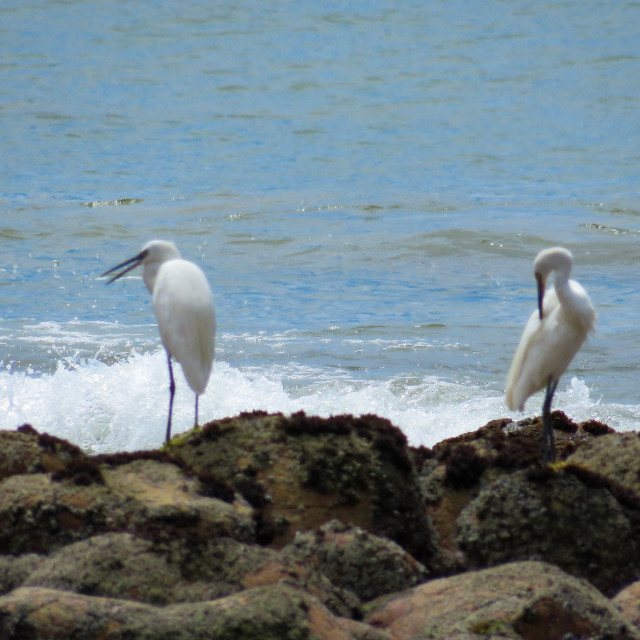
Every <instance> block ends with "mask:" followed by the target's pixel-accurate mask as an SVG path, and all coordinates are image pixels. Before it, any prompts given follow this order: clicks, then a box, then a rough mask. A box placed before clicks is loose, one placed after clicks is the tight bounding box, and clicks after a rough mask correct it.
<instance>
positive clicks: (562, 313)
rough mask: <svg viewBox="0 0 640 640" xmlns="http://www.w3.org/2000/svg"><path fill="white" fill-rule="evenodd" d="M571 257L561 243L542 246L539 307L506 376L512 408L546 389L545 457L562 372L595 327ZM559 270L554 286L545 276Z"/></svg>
mask: <svg viewBox="0 0 640 640" xmlns="http://www.w3.org/2000/svg"><path fill="white" fill-rule="evenodd" d="M572 266H573V256H572V255H571V253H570V252H569V251H568V250H567V249H564V248H562V247H553V248H551V249H544V250H543V251H541V252H540V253H539V254H538V255H537V256H536V259H535V260H534V263H533V272H534V274H535V278H536V281H537V283H538V309H537V310H536V311H534V312H533V313H532V314H531V317H530V318H529V321H528V322H527V324H526V326H525V328H524V331H523V333H522V337H521V338H520V344H518V348H517V350H516V353H515V356H514V357H513V362H512V364H511V368H510V369H509V375H508V376H507V394H506V402H507V406H508V407H509V409H511V410H512V411H515V410H516V409H519V410H520V411H523V410H524V405H525V402H526V401H527V398H528V397H529V396H531V395H532V394H534V393H536V391H539V390H540V389H543V388H545V387H546V393H545V398H544V404H543V405H542V424H543V441H542V459H543V461H544V462H551V461H553V460H555V445H554V440H553V427H552V424H551V402H552V400H553V394H554V393H555V390H556V387H557V386H558V380H559V379H560V376H561V375H562V374H563V373H564V372H565V370H566V369H567V367H568V366H569V364H570V362H571V360H572V359H573V357H574V356H575V354H576V353H577V352H578V349H580V347H581V346H582V343H583V342H584V341H585V339H586V338H587V335H588V334H589V333H590V332H591V331H593V328H594V326H595V322H596V312H595V311H594V309H593V306H592V305H591V300H590V299H589V296H588V295H587V292H586V291H585V290H584V289H583V287H582V286H581V285H580V284H579V283H578V282H576V281H575V280H571V279H570V278H569V276H570V275H571V267H572ZM552 272H553V273H555V280H554V286H553V287H552V288H550V289H547V288H546V286H547V280H548V278H549V276H550V275H551V273H552Z"/></svg>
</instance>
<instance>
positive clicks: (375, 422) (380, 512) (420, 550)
mask: <svg viewBox="0 0 640 640" xmlns="http://www.w3.org/2000/svg"><path fill="white" fill-rule="evenodd" d="M169 453H170V455H171V456H173V457H175V458H176V459H179V460H180V461H181V462H182V463H183V464H186V465H187V466H188V467H189V468H191V469H193V470H194V471H195V472H196V473H198V474H200V475H204V474H206V473H207V472H208V471H210V470H212V469H215V471H216V474H218V475H219V476H221V478H222V480H223V481H224V482H226V483H228V484H230V485H231V486H232V487H234V489H236V490H237V491H239V492H241V493H243V495H245V496H246V497H247V499H249V500H250V501H251V497H249V496H250V495H253V504H254V506H258V507H260V508H261V513H262V517H263V522H264V523H268V524H269V525H270V526H271V535H270V537H268V540H270V542H271V544H272V545H273V546H274V547H278V548H279V547H282V546H284V545H285V544H287V543H289V542H291V541H292V540H293V538H294V537H295V535H296V533H297V532H298V531H300V530H314V529H317V528H318V527H320V526H322V525H323V524H324V523H325V522H328V521H329V520H333V519H338V520H340V521H341V522H343V523H345V524H348V525H353V526H358V527H361V528H362V529H365V530H367V531H370V532H372V533H375V534H378V535H383V536H385V537H388V538H391V539H392V540H394V541H395V542H397V543H398V544H400V545H401V546H402V547H403V548H404V549H406V550H407V551H408V552H409V553H411V554H412V555H414V556H415V557H416V558H417V559H418V560H419V561H421V562H423V563H424V564H425V565H428V564H429V561H430V560H431V559H432V558H433V556H434V553H435V544H434V533H433V530H432V528H431V525H430V523H429V521H428V519H427V517H426V515H425V512H424V508H423V501H422V496H421V492H420V486H419V481H418V477H417V474H416V470H415V467H414V464H413V461H412V459H411V456H410V452H409V447H408V445H407V442H406V438H405V436H404V434H403V433H402V432H401V431H400V430H399V429H398V428H396V427H394V426H393V425H391V423H390V422H389V421H388V420H383V419H381V418H378V417H376V416H363V417H360V418H354V417H353V416H337V417H335V418H328V419H322V418H315V417H308V416H306V415H305V414H304V413H297V414H294V415H292V416H290V417H285V416H283V415H280V414H275V415H273V414H272V415H269V414H266V413H263V412H255V413H251V414H243V415H240V416H238V417H237V418H233V419H229V420H220V421H216V422H211V423H209V424H208V425H206V426H205V427H204V428H203V429H202V430H199V431H197V432H193V433H191V434H187V435H186V436H184V437H182V438H179V439H176V440H175V441H173V442H172V444H171V447H170V449H169Z"/></svg>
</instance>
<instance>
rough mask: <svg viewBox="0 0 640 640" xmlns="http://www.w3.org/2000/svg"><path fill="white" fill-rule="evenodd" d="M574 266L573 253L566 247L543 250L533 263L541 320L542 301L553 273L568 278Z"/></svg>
mask: <svg viewBox="0 0 640 640" xmlns="http://www.w3.org/2000/svg"><path fill="white" fill-rule="evenodd" d="M572 266H573V256H572V255H571V251H569V250H568V249H565V248H564V247H551V248H550V249H543V250H542V251H541V252H540V253H539V254H538V255H537V256H536V259H535V260H534V261H533V273H534V275H535V277H536V283H537V284H538V315H539V317H540V320H542V317H543V308H542V301H543V300H544V292H545V289H546V287H547V280H548V279H549V275H550V274H551V272H552V271H555V272H557V276H560V277H564V278H568V277H569V274H570V273H571V267H572Z"/></svg>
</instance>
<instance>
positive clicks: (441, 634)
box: [365, 562, 640, 640]
mask: <svg viewBox="0 0 640 640" xmlns="http://www.w3.org/2000/svg"><path fill="white" fill-rule="evenodd" d="M365 621H366V622H367V623H368V624H370V625H372V626H375V627H377V628H380V629H383V630H385V631H387V632H388V633H389V637H390V640H409V639H411V640H421V639H425V640H426V639H427V638H428V639H429V640H449V639H451V638H465V639H468V640H471V639H474V640H480V639H483V638H488V637H491V638H493V637H504V638H522V639H523V640H561V639H562V638H565V637H572V638H574V637H577V638H608V639H610V640H638V638H639V637H640V636H639V635H638V634H637V632H636V631H634V630H632V629H631V628H630V627H629V625H628V624H627V622H626V621H625V620H624V619H623V618H622V616H621V615H620V614H619V612H618V611H617V609H616V608H615V607H614V606H613V604H611V602H610V601H609V600H607V598H605V597H604V596H603V595H602V594H601V593H599V592H598V591H597V590H596V589H595V588H594V587H592V586H591V585H590V584H588V583H587V582H586V581H584V580H580V579H577V578H573V577H571V576H568V575H567V574H565V573H563V572H562V571H561V570H560V569H558V568H557V567H554V566H553V565H549V564H546V563H542V562H517V563H511V564H506V565H502V566H499V567H495V568H492V569H485V570H481V571H472V572H469V573H466V574H463V575H458V576H453V577H451V578H441V579H438V580H432V581H430V582H427V583H425V584H423V585H420V586H418V587H414V588H413V589H410V590H408V591H405V592H402V593H399V594H393V595H390V596H383V597H382V598H379V599H377V600H374V601H373V602H372V603H370V604H369V605H368V606H367V615H366V618H365Z"/></svg>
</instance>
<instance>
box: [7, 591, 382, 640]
mask: <svg viewBox="0 0 640 640" xmlns="http://www.w3.org/2000/svg"><path fill="white" fill-rule="evenodd" d="M0 637H2V638H3V639H4V640H31V639H34V640H35V639H36V638H47V639H49V640H58V639H60V640H63V639H64V640H66V638H73V639H74V640H116V639H121V638H127V639H128V640H152V639H153V640H193V638H200V639H201V640H209V639H210V640H219V639H220V638H225V640H247V639H248V638H260V639H261V640H282V639H283V638H314V639H317V640H385V638H386V635H385V634H384V633H382V632H380V631H377V630H376V629H373V628H371V627H369V626H367V625H365V624H362V623H358V622H355V621H353V620H348V619H345V618H339V617H337V616H334V615H332V614H331V613H330V612H329V610H328V609H326V608H325V607H324V606H323V605H322V604H321V603H320V602H319V601H318V600H316V599H315V598H313V597H312V596H310V595H309V594H306V593H304V592H301V591H300V590H298V589H295V588H292V587H289V586H286V585H282V584H280V585H274V586H268V587H257V588H255V589H247V590H245V591H242V592H241V593H238V594H235V595H232V596H229V597H227V598H221V599H219V600H214V601H211V602H199V603H188V604H175V605H169V606H166V607H155V606H152V605H147V604H140V603H135V602H130V601H127V600H117V599H113V598H98V597H92V596H83V595H79V594H74V593H70V592H67V591H56V590H53V589H42V588H38V587H31V588H28V587H24V588H21V589H17V590H15V591H13V592H11V593H10V594H9V595H7V596H4V597H1V598H0Z"/></svg>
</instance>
